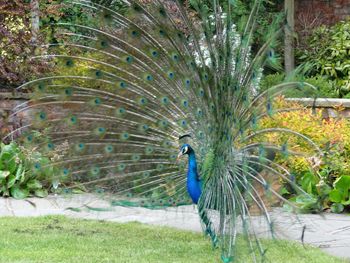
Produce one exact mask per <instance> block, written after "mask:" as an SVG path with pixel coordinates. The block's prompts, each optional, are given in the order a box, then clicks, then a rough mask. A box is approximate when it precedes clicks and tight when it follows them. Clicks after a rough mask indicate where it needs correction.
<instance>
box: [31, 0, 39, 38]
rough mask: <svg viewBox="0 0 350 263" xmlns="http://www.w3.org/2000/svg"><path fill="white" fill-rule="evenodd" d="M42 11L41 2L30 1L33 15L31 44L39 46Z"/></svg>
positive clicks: (36, 0)
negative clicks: (40, 8)
mask: <svg viewBox="0 0 350 263" xmlns="http://www.w3.org/2000/svg"><path fill="white" fill-rule="evenodd" d="M39 12H40V10H39V0H31V1H30V13H31V32H32V38H31V42H32V43H33V44H37V42H38V36H39V30H40V24H39V23H40V13H39Z"/></svg>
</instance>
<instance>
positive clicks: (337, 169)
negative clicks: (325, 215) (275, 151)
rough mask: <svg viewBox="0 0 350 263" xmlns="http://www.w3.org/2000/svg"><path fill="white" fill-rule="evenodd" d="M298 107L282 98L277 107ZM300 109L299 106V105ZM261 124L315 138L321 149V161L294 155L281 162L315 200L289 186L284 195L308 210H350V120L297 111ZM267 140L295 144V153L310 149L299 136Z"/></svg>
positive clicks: (305, 110) (274, 136)
mask: <svg viewBox="0 0 350 263" xmlns="http://www.w3.org/2000/svg"><path fill="white" fill-rule="evenodd" d="M280 106H283V107H287V108H288V107H289V108H295V107H297V106H298V105H297V104H294V103H288V102H286V101H285V100H283V99H279V100H278V101H277V107H280ZM299 107H300V106H299ZM260 125H261V126H262V127H264V128H268V127H284V128H289V129H291V130H293V131H297V132H299V133H301V134H303V135H306V136H307V137H309V138H310V139H312V140H313V141H314V142H315V143H316V145H317V146H318V147H319V148H320V149H321V151H322V152H323V154H324V156H323V158H322V160H318V159H316V158H306V157H299V156H291V157H290V158H287V159H285V158H280V159H279V160H278V162H279V163H280V164H282V165H283V166H285V167H288V169H289V170H290V171H291V172H292V174H293V175H294V177H295V180H296V182H297V184H298V185H299V186H301V188H302V189H303V190H304V191H306V192H307V193H308V194H309V195H310V196H311V197H312V198H307V199H305V197H304V196H303V195H300V196H296V193H295V192H293V191H292V190H291V188H290V187H288V185H286V186H285V187H284V188H283V189H282V192H283V193H284V194H285V195H287V196H288V197H289V198H290V199H291V200H293V201H295V202H297V203H299V204H301V205H302V207H303V208H304V209H308V210H322V209H331V211H333V212H342V211H343V210H344V209H345V208H350V201H349V193H350V158H349V157H350V121H349V120H346V119H344V118H337V119H336V118H330V119H327V120H326V119H322V112H321V110H316V111H314V112H313V110H311V109H305V108H301V109H300V110H297V111H291V112H282V113H276V114H275V115H273V118H266V119H263V120H262V121H261V123H260ZM266 139H267V140H268V141H271V142H275V143H276V142H277V143H278V144H280V145H282V144H285V143H287V145H293V149H291V150H293V151H297V152H298V151H299V152H305V151H306V152H309V153H311V152H310V146H309V145H307V144H305V142H304V140H301V139H299V138H298V137H296V136H290V135H288V136H280V135H269V136H268V137H267V138H266Z"/></svg>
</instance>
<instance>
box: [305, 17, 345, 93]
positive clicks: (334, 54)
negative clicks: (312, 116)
mask: <svg viewBox="0 0 350 263" xmlns="http://www.w3.org/2000/svg"><path fill="white" fill-rule="evenodd" d="M308 44H309V45H308V46H309V48H308V49H307V50H303V51H301V56H300V60H301V61H303V62H309V63H312V64H313V65H314V68H313V70H312V71H311V72H310V74H311V75H312V76H315V75H322V76H325V77H327V78H328V79H329V80H331V81H334V82H335V85H334V87H335V91H334V93H335V94H336V95H337V96H338V97H340V98H341V97H345V96H347V95H348V94H349V93H350V20H349V21H347V22H345V21H343V22H339V23H337V24H336V25H334V26H332V27H326V26H321V27H319V28H318V29H316V30H315V31H314V33H313V34H312V35H311V37H310V39H309V40H308ZM348 96H350V95H348Z"/></svg>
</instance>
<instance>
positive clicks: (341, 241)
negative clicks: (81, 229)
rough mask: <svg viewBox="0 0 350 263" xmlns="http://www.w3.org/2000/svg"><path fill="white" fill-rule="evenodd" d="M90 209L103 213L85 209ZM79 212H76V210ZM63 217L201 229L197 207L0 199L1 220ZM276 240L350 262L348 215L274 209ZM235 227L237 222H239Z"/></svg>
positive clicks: (88, 198)
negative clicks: (294, 242)
mask: <svg viewBox="0 0 350 263" xmlns="http://www.w3.org/2000/svg"><path fill="white" fill-rule="evenodd" d="M87 207H93V208H95V209H99V210H103V211H95V210H91V209H88V208H87ZM71 208H79V209H80V211H79V212H77V211H76V210H75V209H71ZM44 215H65V216H69V217H74V218H85V219H96V220H107V221H113V222H122V223H124V222H132V221H137V222H141V223H145V224H152V225H160V226H169V227H175V228H178V229H182V230H190V231H196V232H200V231H201V230H202V229H201V225H200V221H199V216H198V213H197V209H196V206H194V205H189V206H181V207H171V208H167V209H165V210H152V209H146V208H137V207H119V206H116V207H111V206H110V205H109V202H107V201H106V200H104V199H102V198H101V197H100V196H96V195H93V194H80V195H67V196H62V195H50V196H48V197H47V198H29V199H27V200H16V199H12V198H0V216H44ZM270 215H271V218H272V221H273V223H274V224H273V225H274V229H275V232H276V237H277V238H282V239H289V240H297V241H301V235H302V232H303V229H304V228H305V232H304V242H305V243H307V244H311V245H313V246H316V247H319V248H321V249H322V250H324V251H325V252H327V253H329V254H332V255H335V256H339V257H343V258H348V259H349V262H350V215H347V214H341V215H338V214H321V215H316V214H305V215H298V216H295V215H293V214H291V213H288V212H285V211H283V209H281V208H275V209H273V210H272V211H271V213H270ZM237 224H238V226H239V225H240V222H239V221H238V223H237ZM251 224H253V225H254V229H256V230H257V232H256V234H257V235H258V236H261V237H269V236H271V235H270V229H269V226H268V224H266V220H265V219H264V218H263V217H262V216H252V217H251Z"/></svg>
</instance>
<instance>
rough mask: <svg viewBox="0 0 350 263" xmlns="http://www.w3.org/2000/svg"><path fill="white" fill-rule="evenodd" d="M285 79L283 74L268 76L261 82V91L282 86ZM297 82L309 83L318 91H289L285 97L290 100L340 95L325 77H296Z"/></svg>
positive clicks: (333, 84) (331, 82)
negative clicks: (278, 85)
mask: <svg viewBox="0 0 350 263" xmlns="http://www.w3.org/2000/svg"><path fill="white" fill-rule="evenodd" d="M284 79H285V75H284V74H282V73H275V74H270V75H266V76H264V77H263V78H262V80H261V82H260V89H261V90H262V91H264V90H266V89H268V88H271V87H272V86H275V85H277V84H280V83H281V82H283V81H284ZM295 80H296V81H304V82H307V83H309V84H311V85H313V86H315V87H316V88H317V91H313V90H295V89H294V90H287V91H286V92H285V93H284V94H283V95H284V96H286V97H288V98H303V97H315V96H316V97H319V98H337V97H338V94H337V93H336V92H335V88H334V86H335V83H334V82H333V81H331V80H329V79H327V78H326V77H324V76H321V75H317V76H313V77H309V78H304V77H302V76H296V77H295Z"/></svg>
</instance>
